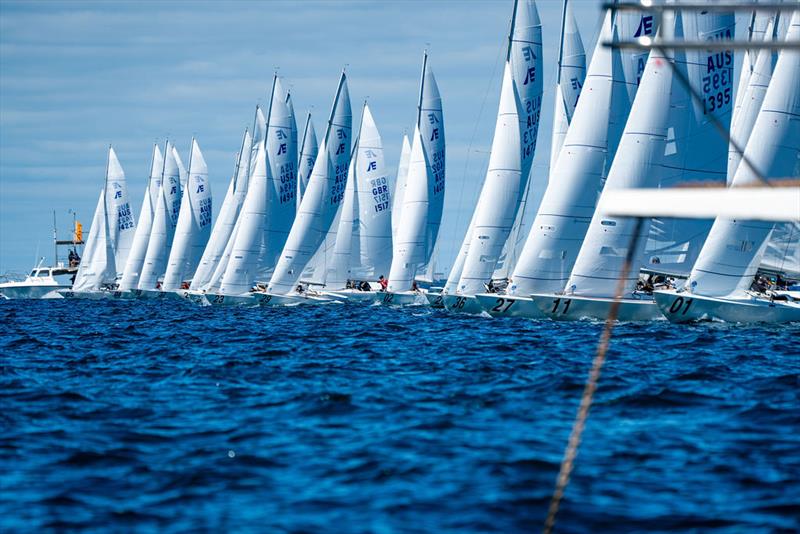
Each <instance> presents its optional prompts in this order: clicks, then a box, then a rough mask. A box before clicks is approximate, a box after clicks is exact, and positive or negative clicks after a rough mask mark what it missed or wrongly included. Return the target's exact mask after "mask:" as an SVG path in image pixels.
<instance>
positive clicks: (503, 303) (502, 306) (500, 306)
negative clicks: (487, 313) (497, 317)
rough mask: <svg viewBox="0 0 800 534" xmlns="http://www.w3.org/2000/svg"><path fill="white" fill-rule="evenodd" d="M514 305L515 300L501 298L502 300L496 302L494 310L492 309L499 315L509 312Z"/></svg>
mask: <svg viewBox="0 0 800 534" xmlns="http://www.w3.org/2000/svg"><path fill="white" fill-rule="evenodd" d="M513 304H514V301H513V300H511V299H503V298H500V299H497V300H496V301H495V306H494V308H492V311H493V312H497V313H505V312H507V311H508V309H509V308H510V307H511V306H512V305H513Z"/></svg>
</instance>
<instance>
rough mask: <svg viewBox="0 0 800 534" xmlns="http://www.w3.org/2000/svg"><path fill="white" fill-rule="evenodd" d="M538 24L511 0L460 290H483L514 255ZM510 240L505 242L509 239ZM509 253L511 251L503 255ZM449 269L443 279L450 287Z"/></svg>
mask: <svg viewBox="0 0 800 534" xmlns="http://www.w3.org/2000/svg"><path fill="white" fill-rule="evenodd" d="M542 55H543V54H542V27H541V22H540V20H539V14H538V11H537V9H536V4H535V3H534V2H533V1H532V0H523V1H522V2H517V3H515V8H514V17H513V19H512V24H511V33H510V35H509V48H508V54H507V57H508V62H507V63H506V67H505V70H504V74H503V84H502V88H501V95H500V105H499V110H498V114H497V123H496V126H495V134H494V140H493V142H492V150H491V156H490V159H489V168H488V170H487V174H486V179H485V180H484V183H483V187H482V189H481V194H480V197H479V198H478V203H477V205H476V207H475V213H474V215H473V218H472V221H471V222H470V226H469V228H468V229H467V233H468V234H470V237H469V240H470V241H469V243H467V241H466V238H465V241H464V243H462V250H463V251H464V252H465V254H466V256H465V259H464V262H463V265H462V264H461V262H460V261H458V260H457V261H456V265H455V267H460V268H462V273H461V276H460V278H459V282H458V285H457V289H456V290H457V292H458V293H461V294H468V295H471V294H475V293H479V292H481V291H483V288H484V283H485V282H488V281H489V280H490V279H491V278H492V273H493V272H494V271H495V269H497V268H499V269H500V270H504V271H505V270H507V269H508V266H509V263H510V262H509V260H510V259H512V257H513V256H514V252H513V249H514V248H515V245H516V240H517V239H516V237H517V233H518V231H519V228H520V226H521V224H522V219H523V216H524V210H525V207H526V203H527V192H528V187H529V185H530V169H531V164H532V162H533V156H534V154H535V151H536V142H537V139H538V133H539V117H540V115H541V104H542V92H543V85H542ZM509 242H510V243H509ZM509 252H510V253H511V254H509ZM453 278H454V276H453V275H452V274H451V275H450V276H449V277H448V281H449V283H448V284H446V286H445V287H446V288H448V291H450V289H452V279H453Z"/></svg>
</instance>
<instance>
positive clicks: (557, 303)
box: [550, 298, 572, 315]
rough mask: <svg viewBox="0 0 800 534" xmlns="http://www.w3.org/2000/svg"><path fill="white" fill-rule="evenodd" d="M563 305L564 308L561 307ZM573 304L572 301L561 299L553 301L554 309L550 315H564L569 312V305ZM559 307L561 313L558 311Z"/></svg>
mask: <svg viewBox="0 0 800 534" xmlns="http://www.w3.org/2000/svg"><path fill="white" fill-rule="evenodd" d="M562 303H563V306H562V305H561V304H562ZM570 304H572V299H561V298H557V299H554V300H553V309H552V310H550V313H556V314H557V313H561V315H564V314H565V313H567V312H568V311H569V305H570ZM559 306H560V307H561V312H559V311H558V308H559Z"/></svg>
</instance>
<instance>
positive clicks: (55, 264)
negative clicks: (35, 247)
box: [53, 210, 58, 267]
mask: <svg viewBox="0 0 800 534" xmlns="http://www.w3.org/2000/svg"><path fill="white" fill-rule="evenodd" d="M53 267H58V230H57V227H56V210H53Z"/></svg>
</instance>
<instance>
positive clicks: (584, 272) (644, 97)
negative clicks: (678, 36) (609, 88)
mask: <svg viewBox="0 0 800 534" xmlns="http://www.w3.org/2000/svg"><path fill="white" fill-rule="evenodd" d="M664 24H665V25H666V24H667V21H666V20H665V21H664ZM672 68H673V66H672V65H670V60H669V59H667V58H665V57H664V55H663V54H661V53H659V52H657V51H655V50H654V51H652V52H651V53H650V58H649V59H648V61H647V65H646V67H645V72H644V74H643V75H642V80H641V84H640V85H639V90H638V92H637V93H636V98H635V100H634V102H633V106H632V108H631V112H630V115H629V116H628V122H627V124H626V125H625V130H624V131H623V133H622V139H621V140H620V143H619V148H618V149H617V155H616V157H615V158H614V162H613V163H612V165H611V169H610V170H609V173H608V179H607V180H606V184H605V187H604V188H603V193H602V196H605V195H606V194H607V192H611V191H614V190H617V189H631V188H641V187H656V186H657V185H658V182H659V178H660V175H661V173H662V165H663V156H664V148H665V145H666V137H667V125H668V122H669V116H670V111H671V110H670V108H669V106H668V105H666V104H667V103H668V102H669V101H670V92H671V87H672V80H673V76H672ZM636 228H637V223H636V220H635V219H631V218H625V217H611V216H608V215H606V214H604V213H599V212H597V211H595V214H594V216H593V217H592V221H591V223H590V224H589V230H588V231H587V232H586V238H585V239H584V241H583V246H582V247H581V249H580V252H579V253H578V257H577V259H576V260H575V266H574V267H573V269H572V274H571V275H570V277H569V281H568V282H567V288H566V292H567V293H569V294H575V295H585V296H592V297H614V296H615V295H616V291H617V288H618V286H619V279H620V277H621V276H622V273H623V270H624V264H625V259H626V256H627V255H628V253H629V247H630V246H631V241H632V237H633V235H634V232H636V231H637V230H636ZM648 229H649V220H645V221H642V223H641V224H640V226H639V230H638V234H639V237H638V240H637V244H636V250H635V251H633V252H632V257H634V258H639V257H640V256H641V254H642V253H643V250H644V245H645V238H646V237H647V233H648ZM638 277H639V272H638V270H636V269H631V270H630V271H629V273H628V275H627V279H626V281H625V284H626V285H625V288H624V294H628V293H630V292H632V291H633V290H634V289H635V287H636V281H637V280H638Z"/></svg>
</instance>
